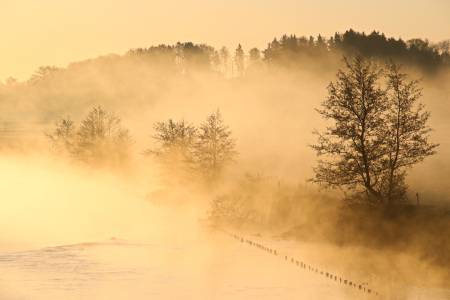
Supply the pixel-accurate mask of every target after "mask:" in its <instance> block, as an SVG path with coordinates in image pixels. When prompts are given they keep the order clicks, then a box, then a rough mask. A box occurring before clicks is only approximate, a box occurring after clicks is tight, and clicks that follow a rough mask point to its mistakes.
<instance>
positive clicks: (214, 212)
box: [207, 193, 255, 225]
mask: <svg viewBox="0 0 450 300" xmlns="http://www.w3.org/2000/svg"><path fill="white" fill-rule="evenodd" d="M207 214H208V219H209V220H210V221H211V222H212V223H229V224H234V225H240V224H242V223H244V222H248V221H251V219H252V218H253V216H254V214H255V213H254V212H253V210H252V204H251V202H250V201H249V199H247V198H244V197H243V196H242V195H240V194H236V193H230V194H221V195H218V196H215V197H214V199H213V200H212V202H211V207H210V209H209V210H208V212H207Z"/></svg>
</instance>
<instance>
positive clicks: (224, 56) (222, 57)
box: [220, 46, 230, 78]
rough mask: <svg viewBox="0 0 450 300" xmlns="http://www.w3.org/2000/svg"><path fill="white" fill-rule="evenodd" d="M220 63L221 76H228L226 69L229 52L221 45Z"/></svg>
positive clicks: (228, 63) (227, 68)
mask: <svg viewBox="0 0 450 300" xmlns="http://www.w3.org/2000/svg"><path fill="white" fill-rule="evenodd" d="M220 65H221V69H222V74H223V77H225V78H227V77H228V70H229V68H230V52H229V51H228V48H227V47H225V46H224V47H222V48H221V49H220Z"/></svg>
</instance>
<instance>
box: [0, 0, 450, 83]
mask: <svg viewBox="0 0 450 300" xmlns="http://www.w3.org/2000/svg"><path fill="white" fill-rule="evenodd" d="M449 16H450V1H449V0H429V1H420V0H409V1H406V0H405V1H403V0H402V1H400V0H398V1H397V0H378V1H362V0H341V1H336V0H316V1H303V0H266V1H253V0H226V1H225V0H193V1H186V0H170V1H169V0H96V1H92V0H0V80H4V79H6V78H7V77H10V76H12V77H15V78H18V79H19V80H25V79H27V78H28V77H29V76H30V75H31V74H32V73H33V72H34V71H35V70H36V69H37V68H38V67H39V66H42V65H56V66H60V67H66V66H67V64H68V63H69V62H72V61H78V60H84V59H88V58H93V57H97V56H99V55H106V54H109V53H117V54H123V53H125V52H126V51H127V50H128V49H130V48H135V47H148V46H152V45H157V44H162V43H165V44H174V43H176V42H177V41H181V42H186V41H192V42H194V43H207V44H209V45H211V46H214V47H216V48H219V47H221V46H223V45H225V46H228V47H230V48H232V49H234V48H235V47H236V45H237V44H238V43H241V44H242V45H243V47H244V49H245V50H246V51H247V50H248V49H250V48H251V47H255V46H256V47H259V48H261V49H264V47H265V46H266V44H267V42H269V41H271V40H272V39H273V38H274V37H280V36H281V35H282V34H285V33H286V34H296V35H298V36H301V35H306V36H309V35H314V36H317V35H318V34H319V33H320V34H322V35H323V36H325V37H329V36H331V35H333V34H334V32H335V31H338V32H344V31H345V30H347V29H349V28H353V29H354V30H356V31H365V32H367V33H370V32H371V31H372V30H374V29H375V30H377V31H380V32H384V33H385V34H386V36H388V37H389V36H393V37H395V38H399V37H402V38H403V39H405V40H407V39H410V38H414V37H419V38H428V39H430V40H431V41H436V42H437V41H441V40H444V39H449V38H450V17H449ZM232 49H231V50H232Z"/></svg>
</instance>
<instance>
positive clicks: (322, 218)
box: [0, 29, 450, 276]
mask: <svg viewBox="0 0 450 300" xmlns="http://www.w3.org/2000/svg"><path fill="white" fill-rule="evenodd" d="M358 59H360V61H359V65H360V67H361V69H364V68H366V69H364V70H369V71H367V72H369V73H370V72H372V73H370V74H372V75H373V76H374V77H373V78H375V79H374V83H373V87H374V90H376V89H379V90H380V91H379V94H377V97H379V98H380V99H381V98H383V97H390V96H389V95H391V96H392V95H393V94H395V92H397V93H400V92H402V93H403V92H405V93H406V94H407V95H406V96H405V97H404V98H401V97H399V98H397V100H398V102H397V103H403V102H401V101H402V99H407V100H408V99H409V100H411V99H412V100H411V101H410V102H409V104H408V103H407V104H404V105H407V106H408V107H409V105H411V106H412V105H418V106H417V107H420V109H415V110H413V109H412V108H411V110H410V111H408V113H405V114H404V115H403V116H404V118H405V119H408V118H409V119H408V120H409V121H408V122H410V124H411V125H410V127H407V126H404V127H403V128H409V129H408V130H410V131H411V128H412V131H414V132H420V134H416V135H414V134H413V133H411V132H410V133H409V134H410V135H409V137H407V138H405V139H404V140H401V139H399V138H398V132H399V130H400V129H399V126H400V125H398V124H400V122H401V120H400V117H399V118H398V119H396V120H397V123H395V120H394V119H395V114H394V113H398V115H400V113H399V111H400V110H401V109H403V108H401V109H398V110H395V107H400V106H401V105H403V104H395V101H394V102H392V101H390V102H389V101H388V100H386V101H384V102H383V101H379V103H378V102H377V101H378V98H377V99H376V101H375V100H374V103H375V102H377V103H375V104H374V107H375V113H374V114H373V116H374V117H373V118H374V119H375V118H376V117H377V116H379V115H385V116H386V119H376V120H375V121H373V120H374V119H370V120H369V119H368V120H369V121H367V123H364V122H365V121H364V122H361V124H363V125H364V126H365V124H369V125H367V126H371V127H370V128H369V129H368V130H367V132H369V133H370V134H371V136H370V137H369V138H367V143H369V145H370V147H372V149H376V150H374V151H373V153H374V154H373V156H370V155H369V156H367V155H365V154H364V155H365V156H364V163H365V164H366V165H364V166H363V167H361V170H360V173H364V172H366V174H367V177H364V176H366V175H364V176H363V178H364V180H363V181H361V180H359V181H358V180H356V179H355V177H354V176H353V175H352V174H350V173H351V172H353V169H354V168H356V167H351V169H352V171H349V169H350V168H348V169H346V170H344V171H342V172H341V173H338V172H335V173H333V172H330V171H329V170H336V169H339V168H341V169H342V170H343V169H345V168H344V167H342V163H336V164H335V165H326V164H323V163H322V162H320V160H319V165H318V166H317V164H316V162H317V161H318V158H317V155H319V156H320V155H322V154H324V153H325V152H328V154H330V153H334V154H336V153H339V154H340V153H343V152H346V153H350V151H349V150H348V149H350V148H351V147H350V148H348V147H347V148H345V147H344V146H343V142H342V143H341V142H339V141H338V142H330V140H327V139H326V138H324V135H323V134H322V135H321V133H320V132H322V133H323V132H327V130H328V131H329V132H330V130H329V129H330V123H326V122H325V121H324V120H323V119H322V117H324V118H325V119H328V120H329V119H335V120H338V121H342V123H340V124H341V125H339V124H338V125H337V127H336V128H337V129H336V128H334V129H333V130H334V131H333V130H331V132H335V133H336V132H338V131H339V130H341V133H338V134H341V136H344V135H345V134H346V135H347V136H346V138H345V139H346V140H351V139H352V138H355V137H359V138H363V137H364V134H363V135H361V134H360V135H359V136H358V134H357V133H354V134H353V133H352V132H351V131H352V130H356V129H355V128H356V127H358V126H360V124H358V125H355V126H354V127H352V126H348V127H345V126H344V125H342V124H344V123H345V124H348V122H350V121H349V120H350V119H351V118H350V117H349V116H348V115H346V114H345V113H342V112H340V111H336V110H333V109H334V108H333V106H332V104H330V103H331V102H332V100H335V99H342V98H345V99H347V98H346V97H347V96H348V95H349V94H345V92H346V89H347V88H348V86H345V87H342V86H339V83H342V82H344V81H345V80H348V78H353V77H351V76H353V75H354V74H356V73H352V72H353V71H354V68H356V66H357V65H358ZM361 60H362V62H361ZM389 62H391V63H389ZM364 63H368V64H369V65H367V66H366V67H364ZM386 64H387V65H386ZM372 66H381V67H380V68H378V69H377V68H376V67H374V68H372ZM384 66H387V67H384ZM345 70H349V71H348V72H350V73H345V72H346V71H345ZM377 72H380V74H383V75H379V76H380V77H376V76H378V75H376V74H378V73H377ZM389 72H390V73H389ZM352 74H353V75H352ZM336 75H337V76H336ZM344 75H345V76H344ZM346 76H347V77H346ZM383 76H385V77H383ZM335 80H337V81H336V82H335V83H333V82H334V81H335ZM358 80H359V79H358ZM358 80H356V79H355V81H356V82H358ZM364 80H366V79H364ZM367 80H371V79H367ZM349 81H350V80H349ZM330 82H332V83H331V84H330ZM449 82H450V40H445V41H441V42H437V43H432V42H430V41H428V40H423V39H411V40H407V41H404V40H402V39H400V38H399V39H396V38H393V37H386V36H385V35H384V34H383V33H379V32H377V31H373V32H372V33H370V34H366V33H364V32H357V31H354V30H352V29H350V30H348V31H346V32H344V33H336V34H335V35H334V36H332V37H329V38H326V37H323V36H321V35H318V36H317V37H313V36H310V37H306V36H301V37H297V36H296V35H283V36H281V37H279V38H274V39H273V40H272V41H270V42H268V44H267V48H266V49H258V48H250V49H248V50H244V46H243V45H241V44H239V45H237V46H236V48H235V49H228V48H226V47H222V48H220V49H216V48H214V47H212V46H210V45H205V44H195V43H193V42H178V43H176V44H174V45H158V46H149V47H143V48H135V49H130V50H129V51H128V52H126V53H125V54H109V55H105V56H100V57H97V58H92V59H88V60H85V61H79V62H73V63H71V64H69V65H68V66H67V67H56V66H41V67H39V68H38V69H37V70H36V72H35V73H34V74H33V75H32V76H31V77H30V78H29V79H28V80H26V81H23V82H20V81H18V80H16V79H14V78H8V79H7V80H6V81H5V82H3V83H0V131H1V132H0V151H1V153H2V155H3V156H4V157H6V156H8V155H30V154H31V155H35V154H36V153H39V154H42V155H45V156H46V157H50V159H56V160H58V161H64V163H68V164H69V165H71V166H72V165H74V166H76V168H81V169H86V170H89V171H88V172H93V173H96V172H100V173H101V172H109V173H113V174H117V176H119V177H120V178H122V179H123V180H125V181H127V180H128V181H134V180H138V181H139V182H141V181H144V182H146V183H145V184H144V186H146V188H147V186H148V189H147V190H146V191H145V196H144V198H145V199H146V200H148V201H151V202H154V203H157V204H158V205H169V206H171V205H173V206H177V205H180V206H181V205H184V204H186V203H189V202H195V201H198V202H200V203H201V204H202V205H204V208H205V209H204V215H202V216H199V219H200V223H202V224H204V225H206V226H219V227H220V226H228V227H231V228H239V229H240V230H248V231H250V232H253V231H269V232H271V233H274V234H276V235H277V236H281V237H283V238H287V239H297V240H302V241H315V242H323V243H325V242H326V243H332V244H334V245H340V246H342V245H364V246H366V247H368V248H378V249H384V248H386V249H389V250H393V251H400V250H401V251H403V250H405V247H406V245H408V249H409V250H408V251H410V252H412V253H414V255H417V256H418V257H420V259H421V260H425V261H427V262H430V263H432V264H434V265H441V266H445V268H446V271H447V272H448V271H449V268H448V267H449V266H450V254H449V253H450V252H448V251H446V250H448V249H449V247H450V226H449V225H450V221H449V220H450V210H449V209H448V207H449V203H450V195H449V194H448V190H447V189H448V186H446V185H445V184H446V183H444V182H442V179H441V178H445V176H446V175H447V174H448V171H447V169H446V166H450V161H449V159H448V157H446V156H448V155H446V154H450V145H449V143H448V142H447V140H446V136H447V133H448V131H447V132H446V130H447V129H450V124H448V121H445V120H446V119H447V116H448V113H449V112H450V106H449V101H448V100H449V98H448V92H450V87H449V85H448V83H449ZM408 84H409V87H408ZM355 86H357V84H355ZM327 87H328V89H327ZM340 88H341V90H340ZM422 88H423V95H422ZM356 90H357V88H355V91H356ZM371 91H372V90H371ZM377 91H378V90H377ZM340 92H341V93H343V94H339V93H340ZM355 93H357V91H356V92H355ZM327 97H328V98H327ZM333 97H335V98H333ZM325 99H329V100H330V101H331V102H328V103H326V101H325V102H324V100H325ZM383 99H384V98H383ZM386 99H387V98H386ZM394 100H395V99H394ZM409 100H408V101H409ZM415 100H418V101H419V102H417V103H416V102H415ZM321 103H322V108H321ZM420 103H424V106H423V107H422V104H420ZM327 105H328V106H327ZM395 105H397V106H395ZM348 106H349V107H350V106H351V105H348ZM378 108H379V109H378ZM422 108H423V109H424V110H423V111H422ZM320 109H322V110H320ZM371 109H372V108H370V109H368V111H371V112H373V111H374V110H371ZM408 109H409V108H408ZM429 112H431V113H429ZM364 116H366V115H364ZM369 116H370V114H369ZM386 120H394V121H392V122H391V123H387V122H385V121H386ZM372 121H373V122H372ZM370 122H372V123H370ZM396 124H397V125H396ZM363 125H361V126H362V127H364V126H363ZM388 125H389V126H391V125H392V126H391V127H390V129H392V130H391V131H389V130H387V129H385V128H387V127H388ZM339 126H341V127H339ZM342 126H344V127H342ZM361 126H360V127H361ZM395 126H397V127H395ZM349 128H350V129H349ZM358 128H359V127H358ZM370 130H372V131H370ZM395 130H397V131H396V133H397V139H395ZM405 130H406V129H405ZM356 131H357V130H356ZM313 132H315V133H316V134H314V133H313ZM342 132H345V134H343V133H342ZM352 134H353V135H352ZM318 136H319V137H318ZM428 136H430V139H429V140H428V139H427V138H428ZM318 138H319V140H318ZM321 138H322V139H321ZM381 140H383V141H387V142H386V143H381V142H379V141H381ZM412 142H414V143H415V144H413V147H415V149H419V150H420V151H416V152H414V151H413V150H408V151H409V152H408V151H405V152H402V151H400V148H401V147H400V143H404V144H403V146H404V145H412V144H411V143H412ZM395 144H397V148H395ZM439 144H440V145H439ZM311 145H312V146H311ZM403 146H402V147H403ZM339 147H341V148H339ZM407 147H409V146H404V147H403V148H402V149H405V148H407ZM344 148H345V149H344ZM392 149H394V150H392ZM408 149H409V148H408ZM351 150H354V153H356V154H354V153H353V152H352V153H350V154H349V155H356V156H357V155H359V154H361V153H362V151H361V150H360V149H359V148H358V147H354V148H351ZM395 151H396V152H395ZM393 153H394V154H396V156H395V155H394V156H393ZM402 155H403V156H402ZM428 156H430V158H426V157H428ZM352 157H353V156H352ZM367 157H369V158H367ZM380 157H384V158H383V159H381V158H380ZM398 157H399V158H398ZM411 157H413V159H412V158H411ZM425 158H426V159H425ZM349 159H350V158H349V157H344V158H343V159H342V161H347V160H349ZM368 159H369V160H371V161H372V162H373V164H372V165H370V163H367V160H368ZM402 159H403V160H402ZM399 160H400V162H398V161H399ZM354 161H355V164H357V162H358V159H355V160H354ZM361 161H362V159H361ZM422 161H424V163H422ZM335 162H336V161H335ZM402 164H403V165H402ZM369 165H370V166H369ZM415 165H417V168H416V167H414V168H413V166H415ZM364 167H365V170H363V169H364ZM327 168H328V169H327ZM370 168H372V169H370ZM369 169H370V170H369ZM386 170H388V171H389V172H390V173H389V172H388V171H386ZM369 171H370V172H371V171H373V173H370V175H371V176H372V177H370V176H369ZM349 174H350V175H349ZM121 176H122V177H121ZM352 176H353V177H352ZM424 177H426V178H427V179H423V178H424ZM137 178H139V179H137ZM370 178H372V181H370ZM436 178H438V180H435V179H436ZM361 182H362V183H361ZM359 184H360V185H359ZM150 186H151V187H150ZM343 187H345V188H343ZM347 187H348V189H347ZM146 188H144V189H146ZM359 188H362V189H359ZM365 188H367V189H365ZM355 189H356V190H357V191H356V193H353V191H354V190H355ZM369 194H370V196H369ZM187 195H189V196H187ZM364 197H367V198H364ZM193 199H196V200H193ZM355 199H356V200H361V199H370V201H369V200H368V201H355ZM419 202H420V205H419ZM388 204H389V205H388ZM311 224H313V225H311ZM448 274H450V272H448ZM399 276H400V275H399Z"/></svg>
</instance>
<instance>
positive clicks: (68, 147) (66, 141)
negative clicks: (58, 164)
mask: <svg viewBox="0 0 450 300" xmlns="http://www.w3.org/2000/svg"><path fill="white" fill-rule="evenodd" d="M55 125H56V129H55V131H54V132H53V134H46V136H47V138H48V139H49V141H50V143H51V147H52V150H54V151H56V152H57V153H59V154H62V153H64V152H66V153H72V152H73V148H74V146H75V141H76V127H75V124H74V123H73V121H72V120H70V118H67V119H63V118H60V120H59V121H58V122H56V124H55Z"/></svg>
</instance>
